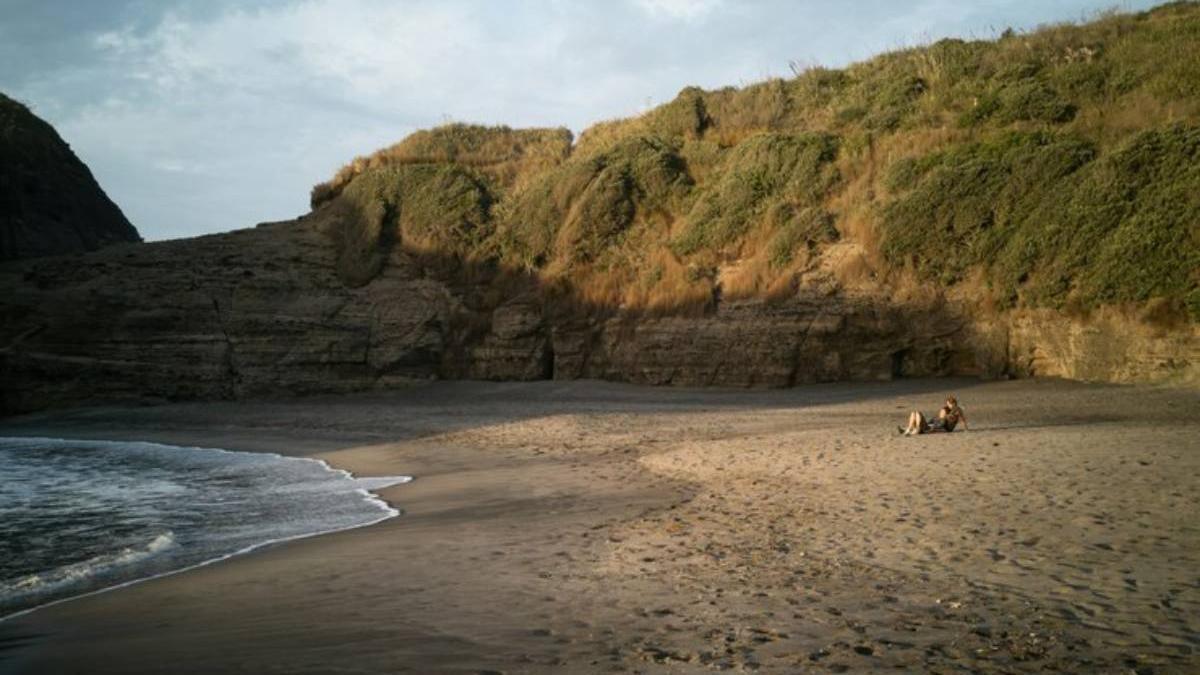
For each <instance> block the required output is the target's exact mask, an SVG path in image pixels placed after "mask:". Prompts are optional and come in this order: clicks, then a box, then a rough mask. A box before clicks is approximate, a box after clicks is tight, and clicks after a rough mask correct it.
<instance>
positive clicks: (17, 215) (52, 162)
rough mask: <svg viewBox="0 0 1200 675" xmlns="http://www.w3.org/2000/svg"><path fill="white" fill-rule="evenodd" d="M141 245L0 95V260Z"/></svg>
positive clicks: (55, 143)
mask: <svg viewBox="0 0 1200 675" xmlns="http://www.w3.org/2000/svg"><path fill="white" fill-rule="evenodd" d="M131 241H141V237H139V236H138V233H137V230H136V229H134V227H133V225H130V224H129V221H128V220H126V219H125V216H124V214H122V213H121V210H120V209H119V208H117V205H116V204H114V203H113V202H112V201H111V200H109V198H108V196H107V195H105V194H104V191H103V190H102V189H100V186H99V185H98V184H97V183H96V179H95V178H93V177H92V173H91V172H90V171H88V168H87V166H85V165H84V164H83V162H81V161H80V160H79V158H78V157H76V156H75V153H73V152H71V148H70V146H68V145H67V144H66V143H65V142H63V140H62V139H61V138H60V137H59V136H58V133H57V132H55V131H54V128H53V127H51V126H50V125H49V124H47V123H46V122H45V121H43V120H41V119H39V118H38V117H37V116H36V115H34V114H33V113H32V112H30V111H29V109H28V108H26V107H25V106H23V105H21V104H20V103H18V102H16V101H14V100H12V99H10V98H8V97H7V96H4V95H3V94H0V260H11V259H15V258H29V257H34V256H43V255H56V254H62V253H78V252H82V251H93V250H95V249H98V248H101V247H103V246H107V245H109V244H114V243H118V242H131Z"/></svg>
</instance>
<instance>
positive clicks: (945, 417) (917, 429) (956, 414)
mask: <svg viewBox="0 0 1200 675" xmlns="http://www.w3.org/2000/svg"><path fill="white" fill-rule="evenodd" d="M959 422H962V425H963V431H966V430H967V428H968V427H967V414H966V413H965V412H963V409H962V408H960V407H958V399H956V398H954V397H953V396H947V397H946V405H943V406H942V409H941V410H939V411H938V413H937V416H936V417H929V418H927V417H925V415H923V414H921V412H920V411H919V410H914V411H913V412H912V414H910V415H909V416H908V427H896V428H897V429H899V431H900V433H902V434H904V435H905V436H916V435H917V434H931V433H937V432H941V431H944V432H947V433H949V432H951V431H954V427H956V426H958V423H959Z"/></svg>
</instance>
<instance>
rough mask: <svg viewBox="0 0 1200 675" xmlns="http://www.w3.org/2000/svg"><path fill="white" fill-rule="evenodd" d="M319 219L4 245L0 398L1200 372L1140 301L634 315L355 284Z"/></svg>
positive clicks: (490, 281) (726, 308)
mask: <svg viewBox="0 0 1200 675" xmlns="http://www.w3.org/2000/svg"><path fill="white" fill-rule="evenodd" d="M329 229H330V222H329V219H328V218H327V217H326V214H324V213H322V212H317V213H316V214H313V215H311V216H308V217H305V218H301V219H299V220H297V221H291V222H285V223H273V224H267V225H262V226H259V227H258V228H255V229H249V230H240V231H236V232H230V233H227V234H219V235H211V236H207V237H200V238H197V239H191V240H179V241H169V242H158V243H151V244H145V245H143V246H138V247H114V248H109V249H106V250H102V251H97V252H93V253H89V254H86V255H83V256H72V257H52V258H42V259H37V260H26V261H15V262H8V263H4V264H0V288H4V289H5V291H6V292H5V293H4V294H3V295H0V380H2V381H3V383H4V386H3V388H2V390H0V413H9V414H11V413H15V412H22V411H31V410H37V409H41V408H47V407H54V406H62V405H72V404H87V403H98V402H107V401H125V402H129V401H142V402H158V401H166V400H180V399H220V398H239V397H246V396H288V395H296V394H309V393H319V392H347V391H358V390H366V389H374V388H387V387H394V386H401V385H403V384H404V383H406V382H412V381H414V380H423V379H428V378H434V377H447V378H477V379H493V380H532V379H546V378H555V379H574V378H602V379H611V380H623V381H630V382H638V383H644V384H654V385H665V384H671V385H684V386H709V385H718V386H759V387H784V386H791V385H796V384H803V383H809V382H827V381H837V380H859V381H862V380H881V379H890V378H893V377H906V376H936V375H978V376H984V377H989V376H1000V375H1006V374H1017V375H1051V376H1064V377H1075V378H1080V379H1100V380H1107V381H1118V382H1136V381H1178V382H1193V383H1194V382H1197V381H1200V371H1198V366H1197V364H1200V335H1198V334H1197V331H1196V330H1163V331H1157V332H1156V331H1154V330H1152V329H1150V328H1137V329H1135V326H1139V325H1141V324H1139V323H1138V322H1137V321H1136V319H1135V318H1122V317H1121V316H1119V315H1116V314H1113V313H1106V314H1104V315H1103V316H1095V317H1092V318H1090V319H1076V320H1067V319H1064V318H1063V317H1062V316H1061V315H1060V314H1058V313H1053V312H1050V313H1021V314H1013V315H1011V316H1002V317H998V318H996V319H993V320H992V321H991V322H982V321H980V320H979V319H977V318H972V317H971V316H970V314H969V313H966V312H962V311H959V310H957V309H955V308H956V306H957V305H956V303H954V302H943V303H934V304H932V305H931V307H934V308H936V309H931V308H924V309H922V308H916V307H912V306H909V305H906V304H905V303H903V302H898V301H897V300H896V299H894V298H890V297H887V296H886V295H880V294H872V293H870V292H867V291H863V290H859V291H854V292H851V291H849V290H846V289H840V290H839V289H837V288H836V287H833V286H823V285H807V286H802V287H800V288H799V289H798V290H797V291H796V292H795V293H794V295H792V296H791V297H787V298H782V299H777V300H775V301H771V302H767V301H763V300H728V301H723V302H719V303H717V304H716V306H715V307H713V308H711V309H710V311H708V312H706V313H704V314H702V315H695V316H680V315H676V316H646V315H636V314H622V313H605V312H601V311H596V310H595V308H589V307H587V306H578V305H577V306H574V307H566V308H564V306H563V304H562V302H561V300H559V301H551V300H549V299H548V296H547V295H546V294H542V293H539V292H537V288H536V284H535V281H534V280H533V279H532V278H531V279H527V280H520V279H518V280H517V281H516V282H515V283H516V285H517V286H520V285H521V284H522V283H524V284H526V288H525V290H524V291H520V292H515V291H514V292H512V293H511V294H509V295H502V296H500V297H499V299H498V300H497V301H496V302H494V303H488V302H486V301H485V300H484V299H482V295H481V294H483V293H486V292H487V291H488V290H489V289H494V287H495V285H496V279H495V278H494V276H493V277H489V274H490V275H495V274H498V272H497V271H495V270H491V271H490V272H489V271H487V270H482V271H475V272H474V273H473V274H471V275H464V274H462V271H461V270H459V271H458V272H457V273H455V274H453V275H449V276H439V274H438V273H436V270H437V269H439V268H441V269H444V268H446V267H452V266H453V265H455V264H462V263H461V262H454V261H430V260H429V259H428V258H427V257H425V256H422V255H417V254H413V253H410V252H408V251H406V250H404V249H403V247H396V248H395V249H394V250H392V251H391V252H390V254H389V257H388V260H387V262H386V264H385V265H383V267H382V271H381V272H380V274H379V275H378V276H377V277H376V278H375V279H373V280H372V281H371V282H370V283H368V284H366V285H363V286H360V287H350V286H347V285H346V284H344V283H343V281H342V280H341V279H340V278H339V276H338V271H337V256H336V251H335V248H334V247H333V246H331V245H330V238H331V234H330V232H329ZM464 276H471V277H473V278H474V279H475V285H473V286H472V285H468V284H466V283H464V282H462V281H461V278H462V277H464ZM455 279H460V280H459V281H455ZM507 283H508V284H509V285H510V286H512V285H513V284H514V281H513V280H512V279H509V280H508V281H507Z"/></svg>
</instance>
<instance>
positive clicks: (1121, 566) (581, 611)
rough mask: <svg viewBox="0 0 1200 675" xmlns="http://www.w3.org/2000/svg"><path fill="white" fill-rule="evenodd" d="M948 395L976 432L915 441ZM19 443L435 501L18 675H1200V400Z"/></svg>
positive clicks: (806, 391) (1079, 390) (327, 418)
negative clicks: (284, 459)
mask: <svg viewBox="0 0 1200 675" xmlns="http://www.w3.org/2000/svg"><path fill="white" fill-rule="evenodd" d="M945 393H955V394H957V395H958V397H959V400H960V402H961V403H962V404H963V407H964V408H965V409H966V411H967V414H968V416H969V419H970V423H971V429H972V430H971V431H969V432H956V433H954V434H950V435H936V436H927V437H918V438H901V437H899V436H898V435H897V433H896V429H895V427H896V425H897V424H900V423H902V422H903V419H904V417H905V415H906V413H907V411H908V410H909V409H911V408H920V409H923V410H931V409H935V408H936V406H937V405H938V403H939V401H940V397H941V396H942V395H943V394H945ZM18 434H27V435H52V436H61V437H74V438H112V439H129V440H155V441H161V442H168V443H180V444H194V445H206V446H217V447H226V448H230V449H237V450H251V451H253V450H269V451H274V452H281V453H284V454H294V455H304V456H312V457H320V458H322V459H325V460H327V461H329V462H330V463H332V464H333V465H335V466H337V467H340V468H346V469H349V470H351V471H354V472H355V473H358V474H360V475H394V474H408V475H414V476H416V480H415V481H414V482H412V483H410V484H407V485H402V486H397V487H394V488H390V489H388V490H385V491H383V492H382V493H381V494H382V495H383V496H384V497H385V498H386V499H388V500H389V501H391V502H392V503H394V504H395V505H397V506H398V507H400V508H402V509H403V510H404V511H405V514H404V515H403V516H401V517H399V518H395V519H392V520H389V521H387V522H385V523H382V524H380V525H377V526H373V527H369V528H364V529H360V530H352V531H347V532H343V533H338V534H332V535H328V536H323V537H317V538H314V539H308V540H303V541H298V542H293V543H290V544H285V545H281V546H276V547H272V548H270V549H267V550H264V551H260V552H257V553H253V554H250V555H246V556H243V557H240V558H237V559H234V560H231V561H228V562H224V563H220V564H216V565H213V566H210V567H206V568H202V569H198V570H193V571H190V572H186V573H183V574H180V575H176V576H172V577H168V578H164V579H159V580H154V581H150V582H146V583H143V584H139V585H137V586H133V587H130V588H126V589H121V590H119V591H114V592H111V593H105V594H101V595H97V596H93V597H89V598H84V599H80V600H77V601H73V602H69V603H65V604H62V605H58V606H55V607H51V608H47V609H44V610H40V611H38V612H35V613H33V614H30V615H27V616H24V617H21V618H19V619H15V620H13V621H9V622H6V623H3V624H0V672H6V673H7V672H15V673H49V672H56V673H72V672H78V673H97V672H122V673H127V672H166V671H171V672H248V673H262V672H289V673H290V672H311V673H334V672H337V673H363V672H419V673H436V672H462V673H480V672H509V673H519V672H539V673H540V672H708V671H710V670H713V669H731V670H735V671H737V670H754V669H757V670H760V671H762V672H781V673H784V672H797V671H803V672H863V671H870V670H890V671H896V670H897V669H900V670H902V671H903V670H908V671H925V672H963V671H976V672H1040V671H1045V670H1054V671H1089V672H1137V673H1149V672H1154V673H1186V672H1197V671H1200V654H1198V653H1197V650H1200V572H1198V570H1200V530H1198V527H1200V392H1195V391H1181V390H1170V389H1154V388H1132V387H1114V386H1093V385H1082V384H1074V383H1066V382H1054V381H1020V382H1000V383H988V384H982V383H978V382H973V381H962V380H959V381H904V382H894V383H883V384H867V385H863V384H839V385H827V386H816V387H802V388H797V389H792V390H786V391H740V390H739V391H722V390H704V391H696V390H679V389H648V388H638V387H632V386H626V385H617V384H608V383H597V382H570V383H556V382H542V383H529V384H492V383H461V382H460V383H431V384H429V385H421V386H419V387H415V388H413V389H409V390H405V391H399V392H392V393H387V394H365V395H355V396H345V397H336V398H335V397H328V398H305V399H296V400H288V401H260V402H238V403H203V404H200V403H197V404H175V405H168V406H160V407H153V408H104V409H91V410H81V411H74V412H63V413H53V414H46V415H38V416H28V417H24V418H13V419H8V420H4V421H0V435H18Z"/></svg>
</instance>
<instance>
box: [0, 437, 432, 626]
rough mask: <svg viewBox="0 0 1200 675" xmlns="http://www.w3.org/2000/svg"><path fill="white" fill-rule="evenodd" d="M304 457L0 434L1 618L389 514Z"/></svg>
mask: <svg viewBox="0 0 1200 675" xmlns="http://www.w3.org/2000/svg"><path fill="white" fill-rule="evenodd" d="M408 480H410V479H409V477H407V476H394V477H386V478H355V477H353V476H351V475H350V474H349V473H347V472H345V471H340V470H336V469H332V468H330V467H329V466H328V465H327V464H325V463H324V462H321V461H318V460H312V459H303V458H294V457H283V456H280V455H275V454H268V453H251V452H234V451H228V450H220V449H215V448H190V447H180V446H173V445H162V444H158V443H143V442H120V441H76V440H63V439H52V438H0V620H3V619H4V618H11V617H12V616H13V615H16V614H21V613H25V612H26V611H28V610H30V609H33V608H36V607H39V606H43V605H46V604H49V603H54V602H59V601H62V600H65V599H68V598H72V597H76V596H79V595H84V594H88V593H93V592H97V591H101V590H105V589H111V588H113V587H118V586H122V585H127V584H130V583H134V582H136V581H139V580H144V579H148V578H152V577H156V576H161V575H164V574H170V573H173V572H178V571H181V570H185V569H190V568H192V567H196V566H199V565H204V564H208V563H211V562H216V561H218V560H222V559H225V558H228V557H230V556H233V555H237V554H239V553H245V552H248V551H251V550H254V549H256V548H259V547H261V546H264V545H267V544H271V543H277V542H281V541H286V540H289V539H298V538H301V537H308V536H313V535H316V534H322V533H327V532H334V531H337V530H345V529H349V528H354V527H362V526H364V525H370V524H373V523H377V522H379V521H381V520H385V519H387V518H391V517H393V516H395V515H397V514H398V512H397V510H396V509H394V508H392V507H391V506H389V505H388V504H387V503H385V502H384V501H382V500H381V499H379V498H378V497H376V496H375V495H374V494H373V493H372V492H371V490H378V489H382V488H384V487H387V486H389V485H395V484H397V483H402V482H406V481H408Z"/></svg>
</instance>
